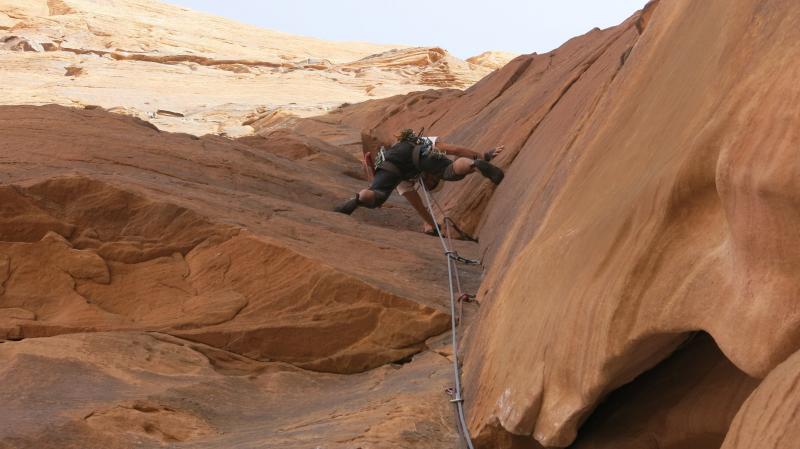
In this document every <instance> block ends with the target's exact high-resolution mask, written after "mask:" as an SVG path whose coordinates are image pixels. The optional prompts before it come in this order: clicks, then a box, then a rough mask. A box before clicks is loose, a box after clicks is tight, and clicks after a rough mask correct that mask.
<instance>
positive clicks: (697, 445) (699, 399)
mask: <svg viewBox="0 0 800 449" xmlns="http://www.w3.org/2000/svg"><path fill="white" fill-rule="evenodd" d="M758 383H759V380H758V379H753V378H751V377H749V376H747V375H746V374H745V373H744V372H742V371H741V370H739V369H738V368H737V367H736V366H735V365H734V364H733V363H731V362H730V361H729V360H728V359H727V358H726V357H725V355H724V354H723V353H722V351H721V350H720V349H719V347H718V346H717V344H716V342H715V341H714V339H713V338H712V337H711V336H710V335H709V334H707V333H705V332H702V331H701V332H696V333H695V334H694V335H692V336H691V338H689V339H687V340H686V341H684V342H683V343H682V344H681V345H680V346H679V347H678V348H677V349H676V350H675V351H674V352H673V353H672V354H671V355H670V356H669V357H667V358H666V359H664V360H662V361H661V362H660V363H659V364H658V365H656V366H655V367H653V368H651V369H650V370H648V371H646V372H644V373H642V374H641V375H639V376H638V377H636V378H635V379H634V380H633V381H631V382H630V383H628V384H626V385H623V386H622V387H620V388H618V389H617V390H615V391H614V392H612V393H611V394H609V395H608V396H607V397H606V399H605V400H604V401H603V402H602V403H601V404H600V405H599V406H598V407H597V408H596V409H595V410H594V412H592V414H591V416H589V418H588V419H587V420H586V421H585V423H584V425H583V426H582V427H581V428H580V430H579V432H578V438H577V439H576V441H575V442H574V443H573V445H572V446H570V447H571V448H573V449H582V448H592V449H605V448H608V449H612V448H613V449H656V448H662V449H718V448H719V447H720V446H721V444H722V441H723V440H724V438H725V435H726V433H727V431H728V426H729V425H730V423H731V421H732V420H733V417H734V415H735V414H736V412H737V411H738V409H739V407H740V406H741V404H742V403H743V402H744V401H745V399H747V397H748V396H749V395H750V393H751V392H752V391H753V389H755V387H756V386H757V385H758ZM698 417H703V419H702V420H698V419H697V418H698Z"/></svg>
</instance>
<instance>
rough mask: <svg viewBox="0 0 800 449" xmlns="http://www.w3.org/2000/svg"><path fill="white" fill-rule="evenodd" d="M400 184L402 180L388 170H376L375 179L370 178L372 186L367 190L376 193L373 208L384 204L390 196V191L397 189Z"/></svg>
mask: <svg viewBox="0 0 800 449" xmlns="http://www.w3.org/2000/svg"><path fill="white" fill-rule="evenodd" d="M401 182H403V178H402V177H400V175H398V174H396V173H393V172H390V171H388V170H381V169H377V170H376V171H375V177H374V178H372V184H370V186H369V189H370V190H372V191H373V192H375V193H376V195H375V197H376V198H375V205H374V206H373V207H380V205H381V204H383V203H385V202H386V200H388V199H389V195H391V194H392V190H394V189H395V188H397V186H398V185H400V183H401Z"/></svg>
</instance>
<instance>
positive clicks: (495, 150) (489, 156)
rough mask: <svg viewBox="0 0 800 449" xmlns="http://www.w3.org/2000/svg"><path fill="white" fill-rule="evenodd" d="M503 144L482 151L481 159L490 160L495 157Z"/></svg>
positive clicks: (501, 150)
mask: <svg viewBox="0 0 800 449" xmlns="http://www.w3.org/2000/svg"><path fill="white" fill-rule="evenodd" d="M504 147H505V145H498V146H496V147H494V148H492V149H491V150H488V151H486V152H485V153H483V160H484V161H487V162H488V161H491V160H492V159H494V158H496V157H497V155H498V154H500V153H502V152H503V148H504Z"/></svg>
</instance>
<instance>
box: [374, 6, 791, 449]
mask: <svg viewBox="0 0 800 449" xmlns="http://www.w3.org/2000/svg"><path fill="white" fill-rule="evenodd" d="M798 29H800V16H798V10H797V8H794V4H793V3H792V2H789V1H778V0H776V1H769V2H757V1H750V0H741V1H737V2H733V3H732V2H721V1H713V2H668V1H667V2H661V3H652V4H650V5H649V6H648V7H647V8H646V9H645V11H644V12H643V13H641V14H639V15H637V16H634V17H632V18H631V19H630V20H628V21H627V22H625V23H624V24H622V25H620V26H619V27H615V28H611V29H608V30H603V31H599V30H595V31H592V32H590V33H588V34H587V35H585V36H582V37H579V38H575V39H573V40H571V41H569V42H567V43H566V44H565V45H564V46H563V47H561V48H559V49H557V50H555V51H553V52H551V53H549V54H546V55H532V56H524V57H520V58H517V59H516V60H514V61H512V62H511V63H510V64H509V65H508V66H506V67H505V68H504V69H503V70H500V71H498V72H496V73H494V74H492V75H491V76H489V77H487V78H485V79H484V80H482V81H481V82H479V83H478V84H476V85H475V86H474V87H473V88H471V89H469V90H467V91H465V92H463V93H459V92H425V93H418V94H412V95H409V96H407V97H403V98H401V99H397V100H395V101H394V102H393V103H392V104H390V105H386V106H385V107H384V108H382V109H381V111H380V113H376V115H375V116H374V117H372V119H373V121H372V122H371V124H374V125H375V129H373V130H370V132H369V135H370V136H369V138H372V139H374V140H375V141H381V140H386V139H390V138H391V135H392V133H395V132H396V131H397V130H398V129H401V128H405V127H411V128H415V129H419V128H422V127H425V129H426V133H428V134H430V135H440V136H444V138H446V139H448V140H450V141H454V142H457V143H462V144H466V145H469V146H473V147H478V148H482V147H484V146H486V147H488V146H491V145H494V144H498V143H505V144H506V145H507V148H508V150H507V152H506V153H505V154H504V155H503V156H501V158H500V159H499V160H498V163H499V164H500V165H501V166H504V167H506V168H507V176H506V180H505V181H504V183H503V184H502V185H501V186H500V187H499V188H497V189H494V190H493V189H492V188H491V187H490V186H489V185H488V183H486V182H485V181H483V180H480V179H478V178H474V179H470V180H469V181H467V182H465V183H461V184H458V185H455V184H454V185H452V186H451V187H450V188H449V189H448V190H446V191H445V193H444V194H443V195H442V198H441V199H442V200H443V201H444V203H445V204H446V205H447V206H448V207H449V209H450V212H451V214H453V215H454V216H455V217H456V218H457V220H458V221H459V222H460V223H461V224H462V225H463V227H465V228H467V229H469V230H477V232H478V234H479V236H480V239H481V246H482V251H483V252H484V254H485V259H484V260H485V261H486V262H487V263H488V266H489V269H488V271H487V274H486V277H485V278H484V280H483V283H482V286H481V294H480V295H479V298H480V299H481V300H482V303H483V306H482V308H481V314H480V316H479V318H478V323H477V326H476V327H473V328H472V329H471V331H470V339H469V345H468V347H467V350H466V351H465V353H466V359H465V365H464V367H465V383H466V389H467V401H466V402H467V405H468V411H469V417H470V425H471V428H472V430H473V431H474V434H475V435H476V436H477V437H478V441H479V443H481V445H482V446H483V447H495V446H497V445H501V446H502V445H506V444H507V445H523V446H524V445H525V444H533V443H532V441H533V440H537V441H538V442H539V443H541V444H543V445H545V446H553V447H563V446H567V445H569V444H571V442H572V441H573V440H574V438H575V435H576V432H577V430H578V428H579V427H580V426H581V425H582V423H583V422H584V421H585V420H586V419H587V418H588V417H589V416H590V414H591V413H592V412H593V410H594V409H595V408H596V407H597V405H598V404H599V403H600V402H601V401H602V400H603V399H604V398H605V397H606V396H607V395H608V394H609V393H610V392H611V391H613V390H615V389H616V388H618V387H620V386H622V385H623V384H626V383H628V382H631V381H634V379H636V380H635V382H637V383H638V382H640V381H642V382H643V380H642V379H640V378H638V377H637V376H639V375H640V374H641V373H643V372H644V371H646V370H648V369H650V368H652V367H654V366H656V365H658V364H659V362H661V361H662V360H664V359H665V358H666V357H668V356H669V355H670V354H671V353H672V352H673V351H674V350H675V348H677V347H678V346H679V345H680V344H681V343H682V342H684V341H685V340H686V338H687V336H689V335H691V334H692V333H693V332H694V331H697V330H704V331H706V332H708V333H709V334H710V335H711V337H712V338H713V339H714V340H715V341H716V342H717V343H718V344H719V346H720V349H721V351H722V354H724V356H725V357H726V358H727V359H729V360H730V361H731V362H732V363H733V365H734V366H735V367H736V369H737V370H740V371H741V372H743V373H745V374H746V375H748V376H753V377H756V378H763V377H764V376H765V375H767V374H768V373H769V372H770V371H771V370H773V369H774V368H775V367H776V366H777V365H778V364H779V363H780V362H781V361H782V360H784V359H785V358H786V357H788V356H789V355H790V354H792V353H793V352H795V351H796V350H797V349H798V348H799V347H800V333H798V329H800V327H798V324H800V315H798V314H797V308H796V307H795V306H794V303H795V300H794V298H796V296H797V294H798V291H800V288H799V287H798V282H797V277H796V275H795V273H797V272H798V269H800V264H798V260H799V259H798V258H797V254H798V251H797V246H798V245H797V243H798V242H800V239H798V235H797V232H796V229H797V225H798V221H799V220H800V217H798V215H797V213H796V211H797V207H795V206H796V204H795V203H796V200H795V198H796V193H795V192H796V191H797V190H798V186H797V182H796V181H797V179H798V173H797V164H795V163H793V161H794V159H795V149H796V148H797V147H798V143H799V142H800V134H798V133H797V131H796V130H797V126H796V125H797V123H798V120H800V118H799V117H798V114H797V113H796V108H795V107H794V106H792V105H794V104H795V103H796V102H797V99H798V96H800V90H798V84H797V82H796V80H797V79H798V74H799V72H798V66H797V64H795V63H794V61H797V60H798V57H799V56H800V54H798V52H797V46H796V45H793V44H792V42H796V41H798V39H800V35H798V31H797V30H798ZM737 376H742V374H737ZM737 382H738V381H737ZM745 384H746V382H745V383H742V384H741V385H745ZM752 387H753V384H750V386H749V387H747V388H752ZM725 388H729V390H728V391H729V392H730V394H731V395H734V396H735V397H737V398H738V400H739V401H740V400H741V399H743V396H742V395H743V394H746V391H747V389H746V388H745V387H743V386H742V387H741V388H740V387H737V386H736V385H733V384H730V385H728V386H726V387H725ZM742 388H744V389H742ZM708 389H711V387H709V388H708ZM708 389H706V388H699V389H698V391H697V392H696V393H695V394H697V395H699V396H700V397H705V398H706V399H705V400H703V401H702V402H703V403H706V402H708V401H713V399H712V398H713V394H714V393H713V392H711V391H707V390H708ZM647 394H653V395H656V394H657V393H656V392H648V393H647ZM656 397H657V396H653V398H656ZM648 401H650V399H648V400H647V401H646V402H648ZM655 402H657V401H655ZM631 407H632V408H631V409H630V411H626V412H625V413H630V414H631V415H635V412H634V410H636V408H635V407H634V406H633V405H631ZM680 407H683V406H682V405H680V404H678V405H675V408H674V409H672V410H664V411H663V412H660V413H663V414H665V416H674V415H677V414H679V413H681V412H680V410H682V409H681V408H680ZM691 407H694V405H692V406H691ZM698 407H699V406H698ZM733 410H735V406H734V405H733V404H731V405H730V406H729V407H721V408H717V409H714V408H713V407H709V408H707V409H704V410H703V413H704V416H705V419H707V420H708V422H709V423H712V422H713V423H716V424H714V426H712V427H713V429H714V430H712V431H710V434H711V435H714V436H713V438H709V439H707V440H703V439H700V440H697V441H695V442H696V443H697V446H696V447H718V445H719V443H720V441H721V438H722V436H723V435H724V432H725V429H726V428H727V425H728V424H729V423H730V420H731V419H732V416H733V413H732V411H733ZM698 413H699V412H698ZM667 425H668V426H669V427H668V430H664V429H662V430H659V431H658V432H660V434H661V435H662V436H663V435H667V434H669V433H670V432H675V434H674V435H671V436H669V437H659V440H660V441H663V442H664V444H678V445H679V446H677V447H683V446H680V444H692V443H691V441H694V440H691V439H685V440H681V437H680V436H679V435H680V432H681V431H682V430H681V429H682V428H683V427H685V426H684V425H683V424H680V423H678V422H675V421H674V420H672V421H670V422H669V423H668V424H667ZM650 431H651V430H648V428H647V427H646V426H645V427H644V428H643V430H642V434H646V433H648V432H650ZM699 433H702V432H699ZM687 434H691V432H687ZM606 435H607V434H606ZM587 438H588V437H587ZM603 438H606V440H604V441H606V443H603V444H606V445H607V447H619V445H622V441H623V440H624V438H626V437H624V435H622V434H620V435H616V436H614V435H611V436H608V435H607V436H605V437H603ZM687 438H688V437H687ZM600 441H601V440H599V439H598V440H597V441H595V442H594V443H590V442H582V443H581V444H584V445H590V446H589V447H592V446H591V444H596V445H598V446H597V447H606V446H602V445H600ZM634 441H635V440H634ZM669 441H672V443H669ZM525 442H527V443H525ZM520 447H522V446H520ZM669 447H672V446H669Z"/></svg>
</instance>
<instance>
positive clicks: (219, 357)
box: [0, 106, 478, 449]
mask: <svg viewBox="0 0 800 449" xmlns="http://www.w3.org/2000/svg"><path fill="white" fill-rule="evenodd" d="M0 135H2V136H3V145H2V147H0V161H3V163H4V167H5V169H4V171H3V172H2V174H0V176H2V181H3V185H2V186H0V199H2V202H0V212H2V213H0V376H1V377H0V378H2V379H3V382H2V384H3V385H4V386H3V387H2V388H1V389H0V402H2V403H3V404H4V408H3V411H2V412H1V413H0V422H2V424H3V425H2V426H0V447H2V448H3V449H5V448H28V447H30V448H34V447H35V448H41V447H65V446H67V447H84V448H89V447H97V448H109V447H110V448H116V447H119V448H124V447H131V446H133V445H136V446H141V447H160V446H161V445H162V444H165V443H177V442H185V443H187V444H192V445H198V446H202V445H210V446H211V447H253V445H257V446H260V447H263V446H265V445H266V446H268V447H278V446H279V447H297V448H300V447H309V446H310V447H315V446H319V445H325V446H326V447H327V446H330V447H341V448H348V447H351V446H350V444H351V443H352V444H363V445H364V446H363V447H408V446H409V445H413V446H415V447H430V448H438V447H444V446H447V445H451V444H452V443H453V441H454V438H455V434H454V431H453V429H454V427H453V423H452V422H451V419H452V416H451V414H450V408H449V405H448V402H447V399H448V396H447V395H446V394H444V389H445V388H446V387H447V386H448V385H449V384H450V383H451V380H450V377H449V376H450V364H449V361H448V360H447V359H446V354H447V349H446V348H440V346H441V343H440V342H439V340H438V338H440V337H439V336H440V335H441V334H442V333H443V332H445V331H447V330H448V329H449V315H448V312H449V309H448V305H449V304H448V300H447V290H446V288H447V285H446V283H445V279H446V272H445V266H444V264H443V263H442V262H443V260H442V257H441V253H440V251H439V250H438V247H437V244H438V242H437V241H436V240H435V239H432V238H430V237H429V236H426V235H424V234H421V233H418V232H410V231H408V230H406V228H409V227H411V226H414V227H416V226H415V225H416V224H415V223H414V222H413V221H411V220H410V211H409V210H408V207H407V206H405V205H404V204H403V203H399V202H397V201H394V200H393V201H392V202H391V203H390V204H389V207H388V208H386V210H384V211H375V212H373V213H370V214H365V213H364V212H362V211H359V212H358V213H357V214H355V216H354V217H346V216H342V215H340V214H335V213H333V212H331V211H330V208H331V207H332V205H333V204H334V203H335V202H336V201H338V200H340V199H341V198H344V197H346V196H347V195H348V194H349V192H352V191H355V189H356V188H357V187H358V186H360V184H361V183H362V182H363V181H362V180H360V179H356V178H353V177H352V173H356V174H357V173H358V171H359V170H360V163H359V162H358V160H357V159H355V158H352V157H350V156H349V155H348V154H347V153H346V152H345V151H343V150H338V149H337V148H336V147H333V146H331V145H330V144H325V143H324V142H321V141H319V140H315V139H312V138H307V137H305V136H303V135H300V134H296V135H288V134H286V133H284V132H278V133H273V134H269V135H267V136H266V137H257V138H256V137H254V138H249V140H248V139H245V140H242V141H239V142H234V141H231V140H228V139H222V138H218V137H210V136H209V137H203V138H197V137H194V136H190V135H186V134H171V133H166V132H159V131H157V130H155V129H153V127H151V126H149V124H147V123H145V122H142V121H139V120H137V119H133V118H130V117H125V116H120V115H115V114H111V113H108V112H106V111H103V110H100V109H91V110H76V109H68V108H64V107H60V106H46V107H29V106H20V107H0ZM243 142H249V143H250V144H249V145H248V144H246V143H243ZM298 147H302V148H308V151H309V153H310V154H308V155H302V154H299V153H298V151H297V148H298ZM460 249H461V250H462V251H466V252H467V253H469V252H470V251H474V250H475V248H472V247H471V246H470V245H469V244H462V245H461V248H460ZM387 255H391V257H389V256H387ZM477 274H478V273H476V272H475V271H474V270H472V271H469V270H467V271H463V272H462V276H463V280H464V282H465V286H466V287H467V288H469V289H470V290H474V289H475V288H476V286H477ZM468 307H469V306H468ZM468 313H472V312H471V311H470V310H468ZM66 334H68V335H66ZM431 337H437V339H433V340H431ZM6 339H10V340H17V339H23V340H22V341H21V342H12V341H3V340H6ZM429 346H430V347H432V348H435V350H434V351H431V350H428V349H429ZM419 353H424V355H417V354H419ZM440 353H441V354H444V356H442V355H440ZM415 355H416V356H415ZM393 362H398V363H405V364H406V365H403V367H402V368H401V367H400V366H401V365H397V364H393ZM301 368H302V369H301ZM367 370H369V373H367V374H363V375H361V374H355V373H360V372H363V371H367ZM45 371H46V372H47V373H48V374H47V375H44V376H42V375H36V374H35V373H37V372H45ZM323 372H330V373H338V374H325V373H323ZM345 374H347V375H345ZM380 391H383V393H381V392H380ZM337 404H338V405H337ZM253 429H256V430H253ZM195 447H196V446H195Z"/></svg>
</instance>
